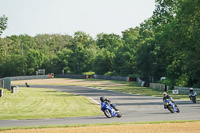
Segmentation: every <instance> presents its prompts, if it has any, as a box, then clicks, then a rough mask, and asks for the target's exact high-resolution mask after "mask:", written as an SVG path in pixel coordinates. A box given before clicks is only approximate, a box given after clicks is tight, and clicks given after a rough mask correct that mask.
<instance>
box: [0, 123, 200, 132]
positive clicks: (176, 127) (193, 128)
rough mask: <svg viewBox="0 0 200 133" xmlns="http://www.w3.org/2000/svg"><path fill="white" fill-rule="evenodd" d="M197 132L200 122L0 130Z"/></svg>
mask: <svg viewBox="0 0 200 133" xmlns="http://www.w3.org/2000/svg"><path fill="white" fill-rule="evenodd" d="M166 132H167V133H199V132H200V122H186V123H162V124H129V125H114V126H89V127H68V128H43V129H23V130H19V129H18V130H9V131H0V133H166Z"/></svg>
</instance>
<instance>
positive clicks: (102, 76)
mask: <svg viewBox="0 0 200 133" xmlns="http://www.w3.org/2000/svg"><path fill="white" fill-rule="evenodd" d="M94 78H95V79H105V80H117V81H128V77H118V76H105V75H94Z"/></svg>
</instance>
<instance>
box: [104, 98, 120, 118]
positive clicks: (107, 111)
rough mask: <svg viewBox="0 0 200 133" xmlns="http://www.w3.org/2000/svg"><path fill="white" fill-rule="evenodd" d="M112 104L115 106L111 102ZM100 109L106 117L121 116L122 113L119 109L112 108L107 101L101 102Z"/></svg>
mask: <svg viewBox="0 0 200 133" xmlns="http://www.w3.org/2000/svg"><path fill="white" fill-rule="evenodd" d="M113 106H114V107H116V105H115V104H113ZM101 110H102V111H103V112H104V114H105V116H106V117H107V118H111V117H115V116H116V117H118V118H119V117H121V116H122V114H121V113H120V112H119V111H116V110H115V109H114V108H112V107H111V106H110V104H109V103H106V102H102V103H101Z"/></svg>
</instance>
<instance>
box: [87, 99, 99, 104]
mask: <svg viewBox="0 0 200 133" xmlns="http://www.w3.org/2000/svg"><path fill="white" fill-rule="evenodd" d="M88 98H89V99H90V100H91V101H93V102H94V103H95V104H97V105H100V103H99V102H97V101H96V100H94V99H93V98H91V97H88Z"/></svg>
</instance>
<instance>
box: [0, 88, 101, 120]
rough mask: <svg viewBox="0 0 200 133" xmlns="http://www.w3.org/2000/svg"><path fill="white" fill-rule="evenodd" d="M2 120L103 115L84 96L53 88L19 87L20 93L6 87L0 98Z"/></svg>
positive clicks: (0, 118)
mask: <svg viewBox="0 0 200 133" xmlns="http://www.w3.org/2000/svg"><path fill="white" fill-rule="evenodd" d="M0 105H1V108H0V120H8V119H43V118H65V117H80V116H96V115H101V114H102V113H101V111H100V109H99V107H98V106H97V105H95V104H93V103H92V102H91V101H90V100H89V99H88V98H86V97H84V96H78V95H73V94H70V93H65V92H60V91H56V90H52V89H41V88H23V87H20V88H19V93H15V94H13V93H10V92H9V91H7V90H5V89H4V96H3V97H1V98H0Z"/></svg>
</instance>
